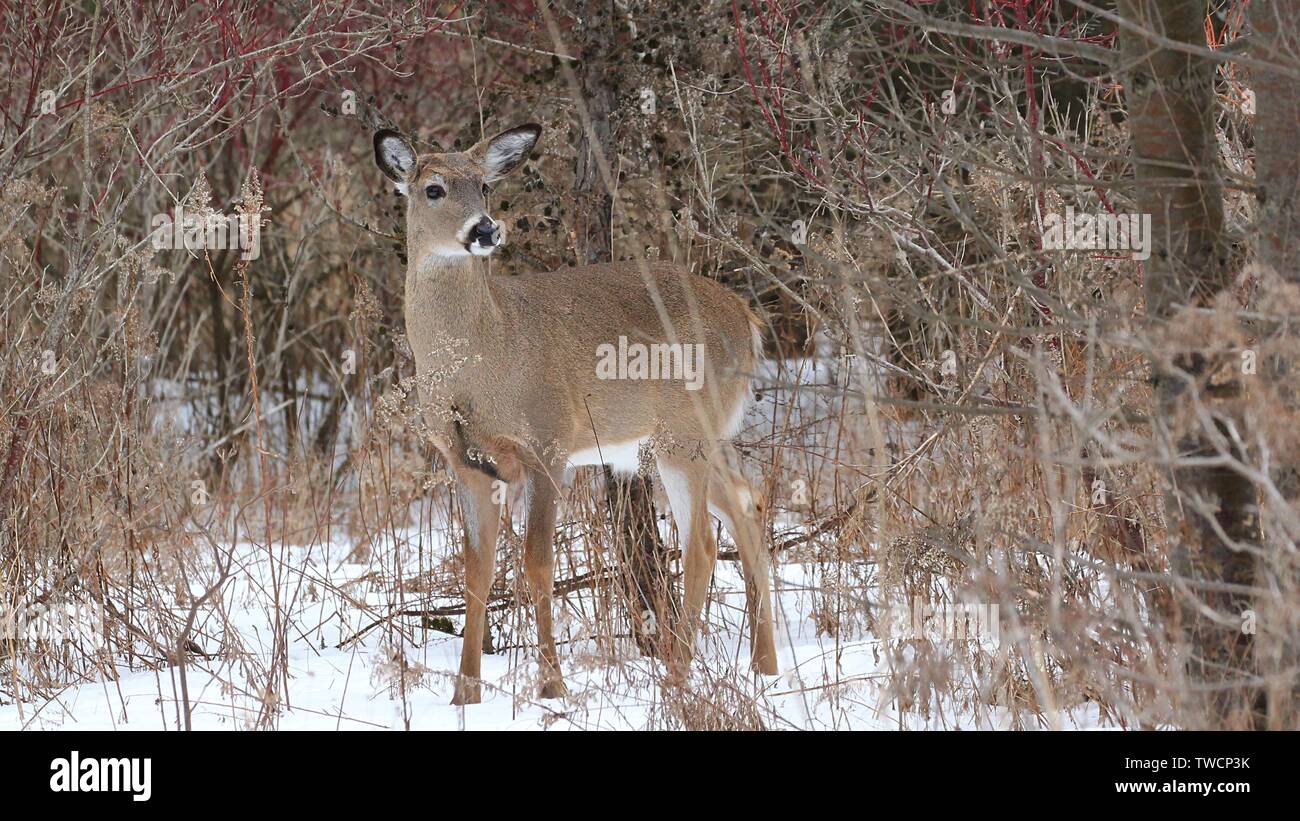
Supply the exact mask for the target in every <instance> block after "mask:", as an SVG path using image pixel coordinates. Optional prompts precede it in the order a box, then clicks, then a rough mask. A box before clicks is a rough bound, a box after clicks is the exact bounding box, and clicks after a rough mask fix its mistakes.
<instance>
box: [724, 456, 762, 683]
mask: <svg viewBox="0 0 1300 821" xmlns="http://www.w3.org/2000/svg"><path fill="white" fill-rule="evenodd" d="M720 457H721V458H719V459H718V460H716V462H715V464H716V466H717V467H716V468H715V471H714V481H713V482H712V483H711V484H710V486H709V506H710V508H711V509H712V510H713V512H714V514H715V515H716V516H717V517H718V518H719V519H721V520H722V523H723V524H724V525H726V528H727V532H728V533H730V534H731V538H732V539H733V540H734V541H735V542H736V549H737V550H738V551H739V553H740V563H741V567H742V569H743V571H744V576H745V609H746V610H747V611H748V613H749V629H750V642H751V651H750V652H751V656H750V664H751V665H752V667H753V668H754V670H755V672H758V673H762V674H764V675H768V676H773V675H776V672H777V667H776V642H775V640H774V639H773V635H772V626H773V619H772V592H771V574H772V569H771V557H770V555H769V554H768V552H767V546H766V545H765V544H764V543H763V537H762V531H761V530H760V529H759V526H758V512H759V511H758V502H757V496H755V494H754V490H753V488H752V487H751V486H750V484H749V480H748V479H746V478H745V475H744V474H743V473H741V472H740V470H739V467H738V465H739V461H738V457H736V456H735V452H734V450H733V449H732V447H731V445H730V443H727V444H725V445H723V453H721V454H720Z"/></svg>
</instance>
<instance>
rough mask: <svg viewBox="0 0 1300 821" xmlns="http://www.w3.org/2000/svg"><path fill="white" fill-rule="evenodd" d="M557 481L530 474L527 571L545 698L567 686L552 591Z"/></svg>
mask: <svg viewBox="0 0 1300 821" xmlns="http://www.w3.org/2000/svg"><path fill="white" fill-rule="evenodd" d="M558 501H559V499H558V482H557V481H553V480H552V477H551V476H549V475H547V474H546V473H543V472H540V471H538V472H534V473H532V474H531V475H530V476H529V478H528V525H527V529H526V531H525V533H524V573H525V575H527V577H528V591H529V595H530V596H531V597H532V600H533V608H534V611H535V612H536V614H537V644H538V647H539V648H540V649H541V659H540V666H541V675H542V692H541V695H542V698H563V697H564V696H565V695H566V693H567V690H566V689H565V687H564V678H563V676H561V674H560V660H559V657H558V655H557V654H556V652H555V626H554V624H553V623H552V621H551V615H552V614H551V606H552V605H551V595H552V593H553V591H554V589H555V542H554V537H555V512H556V505H557V503H558Z"/></svg>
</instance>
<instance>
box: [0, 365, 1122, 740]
mask: <svg viewBox="0 0 1300 821" xmlns="http://www.w3.org/2000/svg"><path fill="white" fill-rule="evenodd" d="M768 365H769V366H770V367H769V368H768V369H766V372H765V373H764V374H762V375H761V376H760V380H759V381H760V383H766V386H767V387H766V390H765V392H764V398H763V400H762V401H761V402H758V403H756V404H755V405H754V407H753V408H751V409H750V411H749V413H748V414H747V421H748V423H749V424H748V430H747V431H746V433H745V434H743V435H742V437H741V438H742V440H744V439H748V440H749V441H751V442H760V443H761V442H764V441H766V442H769V443H771V442H773V441H776V440H780V441H781V442H782V443H783V444H785V445H794V447H792V449H791V450H790V451H789V454H788V456H787V458H786V460H785V464H786V467H787V469H793V470H794V471H795V472H794V473H793V474H792V476H796V477H797V476H800V475H808V474H807V471H808V470H809V469H810V468H811V467H813V466H812V465H810V464H804V463H806V462H809V460H815V459H816V458H817V457H816V454H818V453H834V454H836V456H837V458H839V459H841V460H842V459H843V458H844V450H843V448H844V446H845V439H844V437H843V436H841V435H840V434H839V433H838V432H837V425H838V424H839V419H844V418H845V416H844V415H843V414H837V413H836V411H835V409H834V408H830V407H828V406H827V405H826V404H825V403H826V402H827V399H826V398H825V395H824V394H822V395H820V396H819V395H818V394H817V392H816V391H812V392H805V391H800V390H798V389H797V388H796V387H793V386H797V385H800V384H802V385H808V384H815V385H821V386H823V387H827V386H835V385H837V384H841V383H842V380H841V378H840V371H839V369H838V368H837V367H836V363H834V360H830V361H829V363H828V361H827V359H825V358H824V359H823V360H822V361H820V362H818V361H815V360H807V361H804V362H798V363H791V364H790V366H789V367H788V368H787V369H785V370H783V371H778V370H777V368H776V367H775V364H774V363H768ZM853 367H854V369H855V370H859V369H860V371H861V372H864V373H865V375H867V376H869V375H870V373H869V371H870V369H869V368H862V366H861V365H860V364H855V365H853ZM837 416H838V417H839V419H837ZM792 430H798V431H800V433H799V434H798V435H799V436H800V441H799V442H797V443H791V442H788V441H786V440H787V439H788V438H789V436H790V434H789V433H788V432H789V431H792ZM790 481H791V483H792V486H793V483H794V482H796V481H798V480H797V479H793V478H792V479H791V480H790ZM808 490H810V491H811V490H812V489H811V488H808ZM415 513H416V515H415V517H414V521H422V522H424V523H425V526H424V527H422V528H411V529H409V530H398V531H395V532H388V533H385V534H384V535H382V536H381V537H378V538H375V539H373V540H371V541H370V542H369V543H367V544H365V545H364V547H365V548H366V549H364V550H361V551H358V549H357V548H358V544H355V543H351V542H349V541H347V540H345V539H337V538H336V539H334V540H333V541H327V542H323V543H316V544H313V545H310V546H278V545H277V546H272V547H271V548H269V549H268V548H266V547H265V546H262V547H259V546H255V545H251V544H246V543H245V544H240V545H238V546H236V547H235V548H234V549H233V550H230V549H229V548H228V547H220V548H219V551H227V550H229V551H230V552H229V555H230V556H231V557H232V559H233V561H232V563H231V567H232V572H231V574H230V576H229V578H228V579H227V580H226V581H225V582H224V583H223V584H222V585H221V586H220V588H219V589H218V590H216V591H215V593H214V594H213V595H212V596H211V597H210V598H209V599H208V600H206V601H204V602H203V603H202V605H201V606H198V607H194V604H193V603H194V602H195V601H196V600H198V599H199V598H200V597H202V595H203V594H204V592H205V591H206V590H208V589H209V587H211V586H212V584H213V582H214V581H215V579H216V576H217V570H216V566H217V561H216V560H217V558H218V556H220V555H223V554H222V553H221V552H218V556H212V557H208V559H207V560H206V561H205V562H201V566H202V567H203V568H204V573H205V574H206V575H205V577H203V578H189V579H188V582H189V583H188V592H187V593H186V592H185V591H178V593H184V595H181V597H180V599H179V600H177V599H176V596H175V595H172V594H168V595H169V596H170V598H169V599H168V600H167V601H165V602H164V604H165V606H167V607H169V608H170V609H172V611H173V612H174V614H175V622H176V623H183V622H184V621H185V619H186V617H187V616H188V615H189V614H190V611H191V609H192V608H193V613H194V623H193V630H192V632H191V635H192V636H193V639H194V643H195V645H197V647H196V648H192V649H197V650H199V651H201V652H202V655H200V654H198V653H194V654H191V655H190V656H189V657H188V660H187V663H186V667H185V671H184V679H185V681H184V685H185V687H184V688H183V687H182V682H181V675H180V669H179V668H177V667H175V666H168V665H165V664H164V665H159V664H157V663H155V664H153V665H152V666H147V665H143V664H140V663H137V664H135V665H134V668H132V667H128V666H127V665H125V664H123V663H119V664H118V667H117V677H116V679H113V678H112V677H106V676H97V677H96V680H93V681H90V682H89V683H83V684H80V685H78V686H73V687H69V688H66V689H63V690H61V691H59V692H57V694H56V695H54V697H51V698H48V699H46V700H43V701H36V702H33V701H28V702H26V703H12V702H9V703H0V729H18V728H43V729H55V728H74V729H127V730H135V729H140V730H157V729H175V728H177V727H183V726H184V721H183V719H182V718H181V714H182V712H183V708H182V706H181V705H182V704H183V703H188V705H189V706H190V722H191V724H192V726H193V728H195V729H243V728H251V727H264V728H265V727H275V728H279V729H317V730H333V729H344V730H350V729H379V728H383V729H404V728H411V729H471V730H473V729H506V728H510V729H642V728H655V729H660V728H672V727H681V726H729V727H735V726H744V727H758V726H762V727H767V728H771V729H787V728H798V729H898V728H917V729H919V728H928V729H954V728H999V727H1008V726H1017V722H1015V721H1013V717H1012V716H1010V715H1008V714H1007V712H1006V711H1005V710H1004V709H1001V708H993V707H987V706H984V705H982V704H979V703H978V702H977V701H975V700H965V701H964V702H963V703H961V704H956V703H935V704H933V705H931V706H932V707H934V709H931V710H928V711H921V710H918V709H916V708H911V709H909V710H906V711H900V710H899V709H898V708H897V706H896V702H895V701H894V700H893V699H892V698H891V696H890V695H889V693H888V690H887V685H888V681H889V674H890V671H889V668H888V661H887V659H888V658H889V655H890V654H889V653H888V652H886V650H887V648H886V647H884V646H883V645H882V642H881V641H880V640H879V639H878V637H876V636H874V635H872V634H871V633H870V632H869V630H868V626H869V625H868V624H867V623H866V619H865V618H864V614H865V613H866V612H867V607H868V606H872V605H876V604H878V602H875V600H874V598H873V597H874V595H875V584H874V583H873V580H872V577H871V574H870V573H869V572H867V568H865V567H860V566H851V567H844V566H839V567H833V566H828V565H817V564H812V563H808V564H805V563H800V562H796V561H791V560H790V559H789V557H788V556H780V557H778V562H777V564H776V566H775V571H774V572H775V591H776V596H777V607H778V619H779V621H778V631H777V645H778V651H779V655H780V668H781V671H782V673H781V675H779V676H773V677H763V676H757V675H755V674H753V673H752V672H750V670H749V642H748V638H747V637H745V636H743V635H742V628H743V620H744V588H743V584H742V582H741V580H740V576H739V566H738V565H737V564H735V563H732V562H725V561H723V562H719V563H718V566H717V572H716V575H715V578H714V583H713V589H712V593H711V597H710V602H709V605H708V610H707V613H706V618H707V622H708V627H707V628H706V630H705V632H704V633H703V634H702V635H701V636H700V637H699V638H698V640H697V655H696V660H695V663H694V665H693V666H692V673H691V675H692V678H691V681H690V682H689V686H688V687H687V688H686V690H685V692H686V694H687V695H685V696H683V694H682V692H681V691H680V690H679V691H669V692H666V691H665V690H664V688H663V685H662V682H663V678H664V676H663V670H662V669H661V668H660V667H659V663H658V662H656V661H654V660H651V659H647V658H645V657H642V656H641V655H640V654H639V653H638V652H637V651H636V648H635V645H634V644H633V642H632V641H631V640H630V639H628V638H616V637H610V636H604V637H602V638H600V639H596V638H594V637H593V632H595V631H600V630H604V631H606V632H609V631H610V626H609V622H610V619H608V618H602V617H597V616H596V615H595V611H596V610H597V609H598V608H599V602H598V601H597V597H596V594H595V593H594V592H593V591H591V590H590V589H584V590H577V591H574V592H570V593H568V594H567V595H565V596H563V597H557V602H556V638H557V641H559V642H560V658H561V665H562V668H563V672H564V677H565V681H566V683H567V685H568V688H569V695H568V697H567V698H565V699H563V700H540V699H538V698H536V697H535V695H536V687H537V683H536V677H537V663H536V652H535V645H536V637H535V627H534V625H533V620H532V616H531V613H530V612H529V609H528V608H514V609H510V610H506V611H503V612H502V613H500V614H497V615H494V616H493V619H492V630H493V638H494V644H495V646H496V647H497V648H499V649H498V651H497V652H495V653H493V654H488V655H484V657H483V680H484V688H483V703H481V704H478V705H472V706H469V707H465V708H460V707H455V706H451V705H450V704H449V701H450V699H451V694H452V689H453V684H454V675H455V672H456V670H457V668H458V665H459V657H460V649H461V640H460V639H459V638H458V637H456V636H454V635H451V634H449V633H448V632H445V631H446V630H448V629H452V630H458V629H459V628H460V627H461V619H460V618H459V617H455V618H452V619H450V620H444V621H442V622H440V623H438V624H437V625H428V626H424V625H422V620H421V618H420V616H418V615H407V616H402V615H394V614H396V613H398V612H399V611H402V610H415V611H421V610H427V609H429V608H433V607H439V606H448V605H456V604H458V603H459V602H458V599H456V598H454V597H445V598H439V597H437V596H436V595H434V593H436V592H442V593H445V592H447V591H450V590H455V589H457V588H458V583H457V582H456V580H455V578H454V577H453V576H451V575H449V574H452V573H454V572H455V569H456V565H457V562H455V561H452V558H453V557H454V556H455V554H456V549H455V547H454V546H453V545H454V543H455V540H456V539H457V538H458V535H457V534H456V533H455V532H454V530H453V529H452V528H449V527H447V525H446V523H445V521H441V522H437V521H435V523H434V524H433V525H430V524H429V521H430V519H435V520H436V519H438V518H439V516H440V514H436V513H435V514H427V515H426V513H425V512H423V511H415ZM800 526H801V525H800V523H799V522H798V521H794V520H791V521H786V522H782V529H783V530H785V531H786V532H790V530H791V528H794V529H797V528H799V527H800ZM557 535H558V537H559V538H558V541H559V543H561V544H563V545H565V546H566V547H565V548H564V549H560V550H558V551H557V558H558V564H557V579H565V578H573V577H575V576H576V575H577V574H579V573H582V572H584V571H588V570H591V567H590V566H584V565H583V564H581V563H579V564H577V565H574V564H573V563H572V560H573V558H574V557H575V556H576V557H582V556H585V555H587V554H586V550H585V549H584V548H583V544H584V541H583V534H582V533H581V532H579V528H577V527H568V528H567V530H566V528H565V527H563V526H562V527H561V530H560V532H559V533H558V534H557ZM662 535H663V536H664V537H665V539H666V540H667V541H668V543H669V544H671V543H672V539H673V534H672V532H671V531H670V530H669V529H668V527H667V524H666V523H665V525H664V530H663V534H662ZM723 547H724V549H725V547H727V545H723ZM509 556H510V550H509V549H507V548H506V547H504V546H503V547H501V548H500V549H499V551H498V562H499V567H500V563H501V562H508V561H509ZM505 577H506V578H507V580H513V578H514V577H515V574H514V571H513V568H511V569H509V570H508V572H507V573H506V574H505ZM498 578H499V579H500V578H502V573H501V572H500V570H499V572H498ZM275 602H278V603H279V604H278V606H277V605H276V604H275ZM828 619H829V620H830V621H834V622H836V623H837V625H838V629H837V630H835V631H834V632H835V635H829V634H828V632H829V631H827V630H826V629H825V625H826V624H827V622H828ZM277 625H279V626H280V628H281V629H280V630H279V631H278V632H277ZM435 626H436V627H438V628H441V629H430V627H435ZM367 628H369V629H367ZM277 635H279V636H283V637H284V646H283V648H282V651H281V649H280V645H279V642H277V640H276V636H277ZM275 658H281V659H284V660H285V664H284V669H283V671H282V672H279V671H276V672H273V671H272V670H271V669H270V668H271V666H272V663H273V659H275ZM119 661H120V660H119ZM268 682H273V686H271V687H269V688H268ZM183 693H187V695H183ZM938 698H940V699H942V698H944V696H938ZM683 716H685V718H684V717H683ZM1056 723H1057V726H1061V727H1066V728H1070V727H1089V726H1095V725H1096V724H1097V716H1096V714H1095V712H1093V711H1091V710H1089V709H1083V710H1077V711H1075V712H1074V713H1072V714H1069V715H1066V714H1063V715H1061V716H1060V717H1059V719H1058V720H1057V722H1056ZM1036 724H1038V722H1037V721H1036V720H1035V719H1033V718H1024V719H1023V720H1022V721H1021V722H1019V726H1035V725H1036Z"/></svg>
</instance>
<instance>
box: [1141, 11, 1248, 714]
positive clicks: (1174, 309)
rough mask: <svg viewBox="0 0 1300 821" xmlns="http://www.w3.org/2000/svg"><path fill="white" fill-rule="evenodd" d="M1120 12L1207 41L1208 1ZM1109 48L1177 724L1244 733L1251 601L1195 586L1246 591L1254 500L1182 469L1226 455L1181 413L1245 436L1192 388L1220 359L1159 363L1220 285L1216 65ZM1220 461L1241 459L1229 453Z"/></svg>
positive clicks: (1229, 479) (1218, 476)
mask: <svg viewBox="0 0 1300 821" xmlns="http://www.w3.org/2000/svg"><path fill="white" fill-rule="evenodd" d="M1121 10H1122V12H1123V14H1124V16H1125V17H1126V18H1127V19H1129V20H1130V21H1133V22H1135V23H1138V24H1139V25H1140V26H1141V27H1142V28H1143V29H1144V30H1146V31H1150V32H1154V33H1157V34H1161V35H1164V36H1166V37H1168V38H1169V39H1171V40H1174V41H1178V42H1183V43H1189V44H1194V45H1197V46H1201V47H1204V46H1205V45H1206V38H1205V29H1204V24H1205V17H1206V14H1207V11H1208V9H1207V3H1206V0H1123V2H1122V4H1121ZM1120 39H1121V48H1122V63H1123V65H1124V66H1126V68H1127V74H1126V76H1125V77H1124V88H1125V94H1126V97H1127V101H1128V109H1129V126H1130V130H1131V139H1132V143H1133V166H1134V176H1135V178H1136V196H1135V200H1136V202H1137V204H1138V209H1139V211H1141V212H1142V213H1144V214H1150V215H1151V229H1152V230H1151V234H1152V236H1151V258H1150V259H1149V260H1148V261H1147V263H1146V270H1145V276H1146V301H1147V314H1148V319H1149V328H1148V330H1149V332H1150V336H1151V338H1152V339H1153V340H1154V343H1155V345H1154V351H1155V354H1154V356H1153V361H1152V372H1153V378H1154V380H1155V392H1156V398H1155V401H1156V404H1157V413H1156V415H1155V421H1154V422H1153V425H1154V427H1155V431H1154V432H1155V434H1156V441H1157V442H1158V443H1159V444H1160V445H1161V446H1162V447H1161V452H1162V453H1163V454H1167V455H1168V456H1169V459H1170V463H1171V464H1170V465H1169V470H1168V473H1167V474H1166V478H1167V486H1166V493H1165V511H1166V521H1167V523H1168V527H1169V530H1170V541H1171V543H1172V544H1173V548H1172V555H1171V561H1172V565H1173V569H1174V571H1175V572H1176V573H1177V574H1178V575H1179V576H1180V577H1181V578H1182V579H1183V580H1184V581H1185V582H1186V586H1185V587H1184V588H1183V589H1184V591H1185V595H1184V596H1183V597H1182V598H1181V599H1180V601H1179V604H1180V605H1181V608H1180V609H1181V615H1182V619H1183V624H1182V629H1183V633H1184V638H1185V639H1186V643H1187V652H1188V656H1187V674H1188V678H1189V680H1190V684H1191V692H1190V693H1189V698H1188V703H1187V704H1185V707H1186V708H1187V715H1188V723H1189V724H1190V725H1192V726H1194V727H1204V728H1226V727H1255V726H1258V725H1259V719H1260V716H1261V713H1260V708H1261V704H1260V701H1261V699H1260V696H1261V692H1260V690H1259V689H1258V688H1257V687H1255V686H1254V685H1253V684H1252V683H1251V682H1249V681H1247V679H1249V678H1251V677H1252V676H1253V675H1254V674H1255V668H1254V657H1253V656H1254V654H1253V646H1252V636H1251V635H1250V634H1248V633H1247V632H1245V631H1243V630H1242V627H1241V625H1242V621H1243V613H1244V612H1245V611H1247V610H1249V609H1251V605H1252V601H1251V597H1250V596H1249V595H1247V594H1243V593H1240V592H1227V591H1222V590H1216V589H1208V588H1207V587H1206V584H1207V583H1208V584H1209V585H1222V584H1224V583H1227V584H1231V585H1240V586H1243V587H1251V586H1253V584H1254V582H1255V555H1256V554H1257V552H1258V545H1259V528H1258V522H1259V518H1258V503H1257V499H1256V492H1255V488H1254V486H1253V485H1252V484H1251V482H1250V481H1248V480H1247V479H1245V478H1244V477H1243V476H1241V475H1240V474H1239V473H1237V472H1236V471H1233V470H1232V469H1230V468H1228V467H1217V466H1206V465H1195V464H1189V463H1188V459H1189V458H1194V457H1214V456H1219V455H1223V454H1224V453H1225V451H1224V450H1221V449H1220V448H1219V447H1216V445H1215V444H1213V441H1212V440H1213V439H1214V438H1217V437H1214V436H1212V433H1213V432H1212V431H1206V430H1203V429H1201V428H1200V427H1199V422H1197V421H1196V420H1195V417H1192V416H1190V415H1189V414H1187V413H1186V410H1187V408H1188V406H1189V405H1190V403H1191V402H1192V401H1193V400H1194V398H1195V397H1196V396H1197V395H1198V394H1199V396H1200V398H1201V400H1202V401H1204V402H1205V403H1206V404H1207V406H1208V407H1209V410H1210V412H1211V413H1212V414H1213V415H1214V424H1215V426H1216V427H1217V429H1218V431H1217V432H1218V433H1219V434H1223V433H1225V432H1226V431H1227V430H1229V428H1230V427H1231V426H1236V429H1237V430H1238V431H1240V432H1241V436H1242V438H1243V440H1248V439H1249V436H1248V435H1247V433H1246V431H1245V429H1244V427H1243V420H1242V419H1240V418H1236V419H1233V418H1231V417H1230V416H1229V415H1228V414H1227V413H1226V412H1225V411H1224V410H1223V409H1222V408H1221V407H1216V404H1215V401H1216V400H1215V399H1213V398H1211V397H1209V396H1208V395H1207V393H1206V392H1205V391H1204V390H1202V388H1203V387H1205V384H1206V380H1207V377H1208V376H1209V374H1210V373H1211V372H1214V371H1215V365H1217V364H1218V363H1217V362H1214V361H1212V360H1211V358H1210V356H1209V355H1208V354H1207V353H1206V352H1204V351H1199V350H1188V349H1187V347H1186V345H1185V344H1184V345H1182V348H1181V349H1180V350H1177V351H1174V352H1172V355H1166V354H1167V353H1168V352H1169V347H1168V346H1169V342H1170V341H1171V340H1169V339H1167V338H1165V337H1164V336H1163V329H1164V326H1165V324H1166V322H1167V321H1168V320H1169V319H1171V318H1172V317H1174V316H1175V315H1176V314H1178V313H1179V312H1180V311H1181V310H1182V309H1183V308H1185V307H1189V306H1194V305H1197V304H1202V303H1204V302H1205V301H1206V300H1207V299H1209V298H1210V297H1212V296H1213V295H1214V294H1216V293H1217V292H1218V291H1220V290H1221V289H1222V288H1223V287H1224V286H1225V285H1226V284H1227V283H1228V281H1229V271H1228V270H1227V263H1226V253H1225V249H1224V238H1223V201H1222V193H1221V186H1220V181H1219V174H1218V167H1217V165H1218V163H1217V158H1218V145H1217V141H1216V139H1215V121H1214V117H1215V96H1214V77H1215V65H1214V63H1212V62H1210V61H1207V60H1204V59H1201V58H1199V57H1196V56H1194V55H1190V54H1187V53H1184V52H1180V51H1177V50H1174V49H1171V48H1163V47H1160V46H1159V45H1157V44H1156V43H1155V42H1153V41H1152V40H1151V39H1149V38H1148V37H1147V36H1145V35H1144V34H1142V33H1140V32H1132V31H1129V30H1127V29H1124V30H1122V32H1121V38H1120ZM1236 372H1237V371H1236V370H1233V371H1232V373H1233V374H1235V373H1236ZM1219 373H1220V374H1222V373H1223V371H1222V370H1220V371H1219ZM1240 390H1241V384H1240V382H1239V380H1238V379H1237V378H1232V379H1230V384H1228V385H1218V384H1216V386H1215V394H1216V395H1217V396H1221V397H1224V398H1226V399H1227V400H1228V401H1231V400H1232V398H1233V397H1235V396H1236V395H1238V394H1239V393H1240ZM1180 420H1186V421H1180ZM1220 441H1222V439H1220ZM1226 452H1227V453H1228V454H1230V455H1232V456H1235V457H1238V458H1240V457H1241V456H1242V454H1240V453H1234V452H1232V451H1231V449H1230V448H1229V449H1228V450H1227V451H1226ZM1220 533H1222V534H1223V536H1226V537H1227V538H1226V539H1225V538H1222V537H1221V535H1220ZM1189 596H1190V597H1192V599H1194V600H1189V598H1188V597H1189ZM1207 609H1208V610H1209V611H1212V612H1213V614H1214V615H1213V617H1211V616H1209V615H1207V612H1206V611H1207Z"/></svg>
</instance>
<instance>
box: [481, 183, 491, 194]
mask: <svg viewBox="0 0 1300 821" xmlns="http://www.w3.org/2000/svg"><path fill="white" fill-rule="evenodd" d="M491 190H492V189H490V188H488V184H487V183H483V196H485V197H486V196H487V195H488V192H489V191H491Z"/></svg>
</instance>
